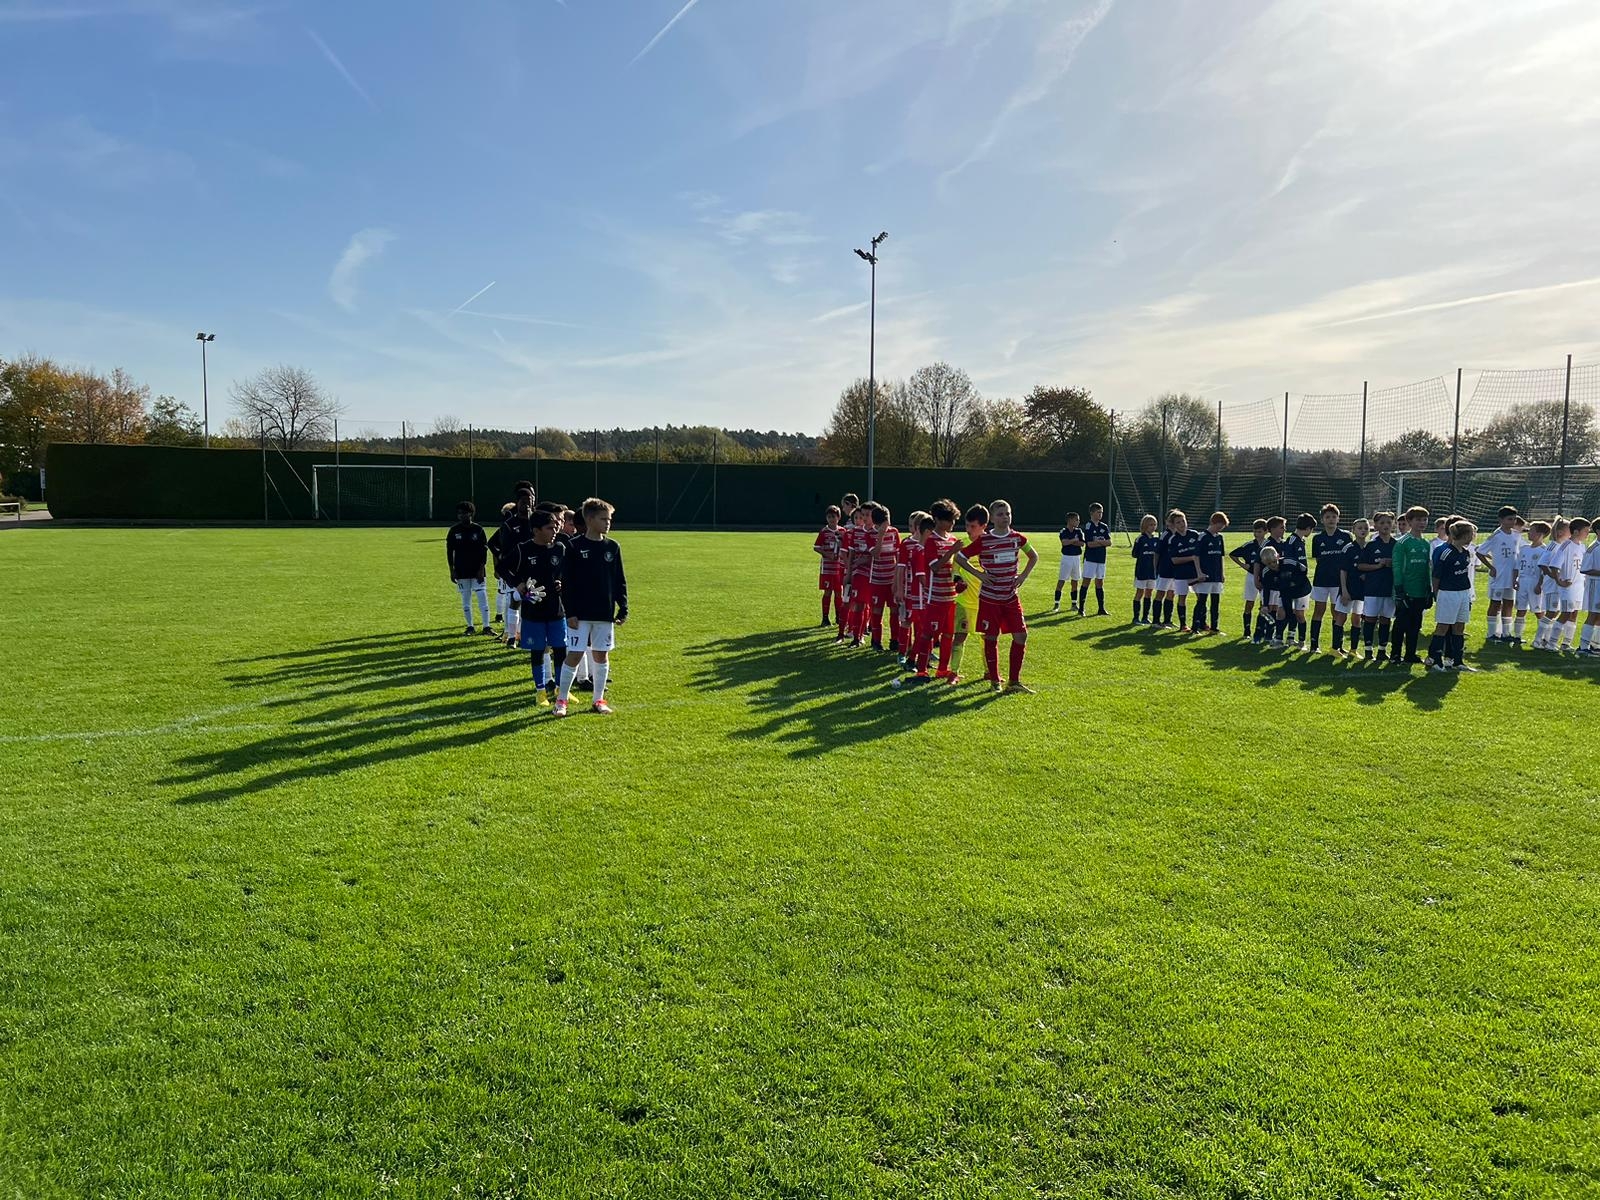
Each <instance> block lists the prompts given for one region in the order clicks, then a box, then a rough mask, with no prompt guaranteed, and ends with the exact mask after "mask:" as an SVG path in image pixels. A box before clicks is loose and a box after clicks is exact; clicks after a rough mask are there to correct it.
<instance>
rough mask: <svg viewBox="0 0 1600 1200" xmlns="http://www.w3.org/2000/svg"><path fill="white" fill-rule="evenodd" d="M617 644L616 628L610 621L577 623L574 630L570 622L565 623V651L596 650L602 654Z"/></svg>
mask: <svg viewBox="0 0 1600 1200" xmlns="http://www.w3.org/2000/svg"><path fill="white" fill-rule="evenodd" d="M616 644H617V627H616V624H615V623H614V622H611V621H579V622H578V627H577V628H576V629H574V628H573V627H572V622H571V621H568V622H567V650H568V652H569V653H576V652H578V651H580V650H598V651H600V653H602V654H604V653H605V652H606V651H608V650H610V649H612V648H613V647H614V646H615V645H616Z"/></svg>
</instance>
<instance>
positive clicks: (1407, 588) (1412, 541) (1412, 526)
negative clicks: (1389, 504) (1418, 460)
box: [1389, 504, 1433, 666]
mask: <svg viewBox="0 0 1600 1200" xmlns="http://www.w3.org/2000/svg"><path fill="white" fill-rule="evenodd" d="M1427 536H1428V510H1427V509H1425V508H1423V507H1422V506H1421V505H1420V504H1418V505H1415V506H1413V507H1411V508H1408V509H1406V536H1405V537H1403V538H1400V539H1399V540H1398V541H1396V542H1395V544H1394V556H1393V558H1394V562H1393V570H1394V609H1395V620H1394V630H1393V637H1394V640H1393V643H1392V644H1391V646H1390V648H1389V657H1390V658H1391V659H1393V660H1394V661H1395V662H1403V663H1405V664H1406V665H1407V666H1415V665H1416V664H1418V663H1420V662H1422V661H1423V660H1422V657H1421V656H1420V655H1418V653H1417V640H1418V639H1419V638H1421V636H1422V616H1423V614H1424V613H1426V612H1427V611H1428V609H1429V608H1431V607H1432V605H1433V563H1432V561H1431V560H1430V554H1429V550H1428V542H1427Z"/></svg>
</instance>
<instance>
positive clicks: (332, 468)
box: [311, 462, 433, 521]
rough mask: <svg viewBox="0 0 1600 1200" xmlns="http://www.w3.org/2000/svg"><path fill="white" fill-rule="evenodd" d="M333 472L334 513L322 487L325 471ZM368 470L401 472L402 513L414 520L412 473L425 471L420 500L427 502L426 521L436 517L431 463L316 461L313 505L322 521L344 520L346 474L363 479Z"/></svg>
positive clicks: (314, 510)
mask: <svg viewBox="0 0 1600 1200" xmlns="http://www.w3.org/2000/svg"><path fill="white" fill-rule="evenodd" d="M325 471H327V472H331V473H332V474H333V502H332V511H331V512H330V511H329V509H328V508H327V507H325V506H324V502H325V500H326V497H325V496H324V494H323V490H322V475H323V472H325ZM368 471H400V472H402V474H401V475H400V477H399V478H400V480H401V507H402V512H401V516H402V519H404V520H411V519H412V516H411V503H412V499H411V479H412V475H411V473H412V472H421V473H422V478H421V479H419V480H418V481H417V482H418V495H417V502H418V503H419V504H425V506H426V507H424V508H423V512H422V516H423V519H424V520H429V521H431V520H432V519H433V468H432V467H427V466H413V465H410V464H401V463H337V462H331V463H312V464H311V506H312V511H313V512H314V513H315V514H316V517H317V519H318V520H324V519H328V520H336V521H337V520H342V519H343V513H342V511H341V509H342V504H343V496H344V482H345V477H346V476H350V475H354V476H355V477H356V478H358V479H359V478H360V477H361V476H362V475H363V474H365V473H366V472H368Z"/></svg>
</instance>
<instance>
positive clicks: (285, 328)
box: [0, 0, 1600, 432]
mask: <svg viewBox="0 0 1600 1200" xmlns="http://www.w3.org/2000/svg"><path fill="white" fill-rule="evenodd" d="M0 43H3V45H4V47H5V50H6V54H5V60H6V62H7V71H6V72H5V75H4V77H3V78H0V162H3V163H4V164H5V169H4V170H3V171H0V354H4V353H17V352H21V351H27V350H32V351H37V352H39V353H42V354H48V355H51V356H54V357H57V358H60V359H63V360H66V361H69V362H73V363H80V364H86V365H94V366H98V367H101V368H104V369H109V368H110V367H112V366H114V365H121V366H123V367H125V368H127V369H128V370H130V371H131V372H133V373H134V374H135V375H137V376H139V377H140V378H143V379H145V380H147V381H148V382H149V383H150V384H151V385H152V386H153V387H154V388H155V390H157V391H161V392H169V393H171V394H173V395H176V396H178V397H179V398H181V399H184V400H186V401H189V402H190V403H193V404H195V406H196V407H198V401H199V370H198V361H197V360H198V354H197V348H196V346H195V344H194V341H193V337H194V332H195V331H196V330H197V329H202V328H203V329H206V330H209V331H215V332H216V333H217V342H216V344H215V346H214V347H213V351H212V384H213V389H212V394H213V397H214V398H218V397H220V396H222V395H223V394H225V391H226V386H227V383H228V381H229V380H230V379H231V378H233V377H236V376H238V375H242V374H246V373H249V372H251V371H254V370H256V369H258V368H260V367H261V366H264V365H267V364H270V363H274V362H279V361H285V362H292V363H296V364H299V365H302V366H305V367H307V368H309V369H311V370H312V371H314V372H315V373H316V374H317V375H318V376H319V377H320V378H322V379H323V380H324V381H325V382H326V383H327V384H328V385H329V386H330V387H331V388H332V389H333V390H334V391H336V392H337V393H338V394H339V396H340V397H341V399H342V400H343V401H344V403H345V405H346V407H347V411H348V412H349V413H350V415H351V420H352V421H354V422H357V423H360V422H362V421H366V422H369V423H370V422H375V421H376V420H378V419H381V418H388V419H395V420H398V419H400V418H407V419H409V420H412V421H414V422H417V423H419V424H421V425H423V426H426V425H428V424H429V423H430V422H431V421H432V419H433V418H434V417H436V416H438V415H441V414H451V415H454V416H457V417H459V418H461V419H463V420H468V421H472V422H474V423H476V424H479V425H497V426H511V427H517V426H525V427H531V426H534V425H550V424H563V425H567V426H569V427H579V426H586V425H639V424H651V423H666V422H669V421H670V422H676V423H682V422H699V421H705V422H713V423H719V424H722V425H725V426H730V427H745V426H755V427H760V428H770V427H780V428H785V429H800V430H806V431H813V432H814V431H818V430H820V429H821V427H822V425H823V423H824V421H825V420H826V417H827V414H828V412H829V410H830V409H831V407H832V404H833V401H834V399H835V398H836V396H837V394H838V391H839V389H840V387H841V386H843V385H844V384H846V383H847V382H849V380H850V379H851V378H852V377H854V376H856V375H859V374H864V373H865V367H866V333H867V330H866V312H865V300H866V289H867V278H866V269H865V265H864V264H862V263H861V262H860V261H859V260H857V259H856V258H855V257H854V256H853V255H852V254H851V253H850V250H851V248H852V247H854V246H857V245H863V244H865V242H866V240H867V239H868V238H870V237H871V235H872V234H873V233H875V232H877V231H878V230H880V229H886V230H888V231H889V232H890V239H889V241H888V242H887V244H886V245H885V246H884V247H883V262H882V267H881V268H880V275H879V296H880V309H879V325H878V335H879V337H878V349H879V367H880V372H881V373H883V374H889V375H894V374H904V373H906V372H908V371H910V370H911V369H913V368H914V367H916V366H917V365H919V364H921V363H923V362H927V361H929V360H931V359H934V358H944V359H947V360H948V361H950V362H953V363H955V364H957V365H959V366H962V367H965V368H966V369H967V370H968V371H969V372H970V373H971V374H972V375H973V377H974V379H975V380H976V381H977V383H978V385H979V386H980V388H981V389H982V390H983V392H984V394H985V395H988V396H992V397H1004V396H1020V395H1021V394H1023V393H1024V392H1026V391H1027V389H1028V388H1029V387H1031V386H1032V385H1033V384H1034V383H1039V382H1046V383H1072V384H1081V385H1084V386H1088V387H1090V388H1091V389H1093V390H1094V392H1095V393H1096V395H1097V396H1098V397H1099V398H1100V399H1101V400H1102V402H1104V403H1106V404H1107V405H1109V406H1112V407H1115V408H1117V409H1119V410H1123V411H1127V410H1130V409H1134V408H1137V407H1139V406H1140V405H1141V404H1142V403H1143V402H1145V401H1146V400H1147V399H1148V398H1149V397H1150V396H1151V395H1152V394H1154V393H1156V392H1159V391H1162V390H1166V389H1189V390H1195V391H1202V392H1204V393H1206V394H1207V395H1209V396H1211V397H1213V398H1215V399H1223V400H1225V401H1227V402H1230V403H1232V402H1241V403H1242V402H1246V401H1253V400H1258V399H1260V398H1262V397H1265V396H1269V395H1272V394H1275V393H1276V394H1281V393H1282V392H1283V391H1285V390H1293V391H1296V392H1301V391H1304V392H1346V391H1350V390H1352V389H1355V390H1359V388H1360V384H1361V381H1362V380H1363V379H1370V380H1372V381H1373V385H1374V386H1375V387H1379V386H1384V385H1387V384H1397V383H1402V382H1405V381H1408V380H1413V379H1418V378H1421V377H1424V376H1430V375H1435V374H1438V373H1441V372H1445V371H1449V370H1452V369H1453V368H1455V367H1456V366H1466V367H1469V368H1470V367H1482V366H1502V365H1524V364H1525V365H1546V364H1551V363H1559V362H1560V361H1561V359H1562V356H1563V355H1565V354H1566V353H1567V352H1569V351H1570V352H1573V353H1575V354H1577V355H1578V357H1579V360H1580V361H1585V360H1587V361H1593V360H1595V359H1597V358H1600V322H1597V321H1596V319H1595V318H1596V315H1597V313H1600V239H1597V238H1596V237H1595V236H1594V217H1595V214H1596V213H1597V212H1600V89H1597V88H1596V87H1595V86H1594V81H1595V74H1594V71H1595V68H1594V64H1595V63H1596V62H1600V5H1596V4H1594V3H1593V2H1592V0H1584V2H1582V3H1570V2H1563V0H1518V2H1517V3H1516V4H1507V3H1505V2H1504V0H1493V2H1490V0H1407V2H1406V3H1404V4H1400V3H1395V2H1393V0H1341V2H1340V3H1337V4H1330V3H1326V2H1325V0H1276V2H1272V0H1203V2H1202V0H1192V2H1183V0H1143V2H1139V3H1135V2H1133V0H1035V2H1027V0H872V2H871V3H863V2H862V0H811V2H807V3H801V2H798V0H796V2H791V3H787V4H779V3H774V2H765V3H763V2H759V0H743V2H736V0H696V2H694V3H691V4H688V5H684V4H683V0H659V2H658V0H627V2H622V0H609V2H608V0H565V2H563V0H523V2H522V3H492V2H482V3H478V2H473V0H462V2H460V3H451V4H432V3H406V2H398V3H396V2H389V3H368V2H365V0H361V2H355V0H352V2H349V3H320V4H310V3H292V2H289V3H276V4H275V3H270V2H269V3H259V4H245V3H232V2H223V3H216V4H205V3H202V2H200V0H194V2H192V3H184V2H180V0H0ZM485 289H487V290H485ZM216 407H217V408H219V409H221V410H222V415H225V414H226V401H225V399H219V400H218V404H217V406H216Z"/></svg>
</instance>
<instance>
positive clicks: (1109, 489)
mask: <svg viewBox="0 0 1600 1200" xmlns="http://www.w3.org/2000/svg"><path fill="white" fill-rule="evenodd" d="M1116 472H1117V410H1116V409H1112V410H1111V436H1110V439H1109V441H1108V442H1107V444H1106V513H1107V515H1108V516H1110V518H1111V521H1112V523H1113V524H1115V523H1116V519H1117V512H1118V506H1117V502H1116V495H1117V474H1116Z"/></svg>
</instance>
